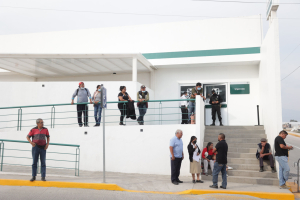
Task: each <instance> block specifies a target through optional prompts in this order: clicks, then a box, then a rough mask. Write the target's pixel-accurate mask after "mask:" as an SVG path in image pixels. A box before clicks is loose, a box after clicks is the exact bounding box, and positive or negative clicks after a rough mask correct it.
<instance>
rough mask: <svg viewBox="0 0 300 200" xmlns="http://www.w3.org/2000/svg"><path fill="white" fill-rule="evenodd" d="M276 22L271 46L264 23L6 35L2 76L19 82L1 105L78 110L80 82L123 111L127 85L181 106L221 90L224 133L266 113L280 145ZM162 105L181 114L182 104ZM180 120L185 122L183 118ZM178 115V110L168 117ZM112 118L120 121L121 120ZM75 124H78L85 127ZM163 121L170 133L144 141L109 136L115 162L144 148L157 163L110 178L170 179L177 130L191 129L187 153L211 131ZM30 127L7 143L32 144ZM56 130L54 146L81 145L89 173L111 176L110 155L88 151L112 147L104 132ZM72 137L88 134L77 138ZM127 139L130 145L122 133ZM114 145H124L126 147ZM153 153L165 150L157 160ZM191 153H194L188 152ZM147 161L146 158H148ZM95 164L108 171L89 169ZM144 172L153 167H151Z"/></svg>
mask: <svg viewBox="0 0 300 200" xmlns="http://www.w3.org/2000/svg"><path fill="white" fill-rule="evenodd" d="M271 12H272V13H273V18H272V22H270V27H269V30H268V32H267V35H266V36H265V38H263V30H262V22H261V17H260V15H256V16H249V17H239V18H224V19H209V20H195V21H182V22H173V23H161V24H150V25H139V26H128V27H113V28H98V29H88V30H75V31H61V32H49V33H33V34H19V35H2V36H0V68H2V69H5V70H8V71H10V72H2V73H0V82H2V83H1V85H2V87H1V88H0V91H1V93H2V94H6V95H5V96H6V97H5V98H2V100H1V105H2V107H10V106H25V105H40V104H59V103H69V102H70V99H71V95H72V93H73V92H74V90H75V89H76V87H77V84H78V82H79V81H84V82H85V83H86V86H87V87H88V88H89V89H90V90H91V91H92V90H94V89H95V87H96V85H97V84H104V86H106V87H107V89H108V101H117V94H118V92H119V91H118V89H119V86H120V85H126V86H127V89H128V93H129V94H130V95H131V97H132V98H133V99H136V93H137V91H138V90H139V87H140V85H142V84H144V85H146V86H147V90H148V91H149V92H150V97H151V99H152V100H166V99H168V100H169V99H179V97H180V95H181V92H182V91H185V90H187V89H188V88H191V87H194V86H195V84H196V83H197V82H201V83H202V85H203V87H204V95H205V96H208V94H210V93H211V89H212V88H215V89H218V90H219V93H220V95H222V96H223V98H224V100H225V101H224V102H223V103H222V109H221V112H222V117H223V123H224V125H228V126H254V125H257V124H258V118H257V105H259V111H260V112H259V113H260V124H261V125H264V128H265V131H266V134H267V137H268V139H269V140H273V139H274V138H275V135H277V134H278V132H279V130H280V129H281V122H282V117H281V98H280V96H281V91H280V88H281V86H280V81H279V80H280V62H279V36H278V21H277V19H276V11H271ZM114 73H116V74H114ZM198 102H200V100H198ZM162 104H163V106H170V107H172V106H173V107H176V106H177V107H178V102H163V103H162ZM201 104H202V103H201ZM204 104H206V106H205V112H204V113H205V124H206V125H208V124H210V123H211V115H210V112H211V109H210V107H209V105H208V101H206V102H205V103H204ZM108 108H111V109H116V108H117V107H116V105H115V104H109V105H108ZM153 108H159V103H153ZM56 109H57V110H58V111H59V110H61V111H66V110H70V109H73V108H71V107H70V106H69V107H68V106H64V107H63V106H61V107H59V106H58V107H57V108H56ZM24 110H25V109H23V113H24V112H25V111H24ZM41 110H42V111H48V112H49V111H50V107H42V108H38V109H35V111H41ZM73 110H74V109H73ZM177 111H178V112H180V111H179V109H177V110H176V112H177ZM1 112H2V113H5V112H7V113H8V112H9V111H8V110H1ZM158 112H159V111H158V110H157V109H156V110H155V109H154V110H153V111H151V110H149V111H148V113H147V114H149V113H152V114H153V116H150V115H148V116H147V115H146V117H148V118H147V119H149V120H153V122H151V123H149V124H156V125H157V124H158V123H156V120H159V119H160V118H159V116H155V115H154V114H158ZM168 112H169V113H170V112H172V110H170V111H167V112H166V113H168ZM111 113H116V114H119V111H117V110H116V111H111ZM24 117H25V118H24ZM24 117H23V119H29V118H26V116H25V115H24ZM31 117H33V118H35V116H31ZM10 119H12V118H10ZM72 120H73V121H72V122H75V123H76V120H75V119H72ZM74 120H75V121H74ZM90 120H92V119H90ZM108 120H110V119H108ZM163 120H166V121H165V122H163V123H162V124H164V125H157V126H151V125H149V126H147V125H146V126H144V130H143V133H141V132H140V126H126V127H117V126H109V127H108V128H107V132H108V133H106V134H107V143H108V144H107V148H108V150H107V152H108V154H109V155H111V156H112V152H113V153H116V152H118V151H122V152H120V154H121V155H123V154H126V155H132V154H133V153H134V149H136V148H142V147H145V148H146V149H151V152H152V153H154V154H151V155H150V154H148V155H147V161H144V160H142V161H141V163H140V165H139V163H138V162H137V161H136V160H135V159H136V157H132V159H129V160H128V159H127V160H126V159H125V157H126V156H124V155H123V156H120V157H119V156H118V157H119V160H118V162H114V161H108V162H107V165H108V166H107V170H108V171H120V172H137V173H150V174H151V173H152V174H169V171H170V169H169V161H168V159H166V158H167V157H168V141H169V139H170V137H172V136H173V134H174V132H175V130H176V129H177V128H181V129H182V130H183V131H184V134H185V135H184V145H187V144H188V141H189V138H190V136H191V135H197V134H200V132H201V131H202V132H203V130H204V128H205V127H204V126H202V125H201V128H200V129H199V127H198V126H196V125H179V122H180V114H174V115H166V116H163ZM168 120H170V121H168ZM48 121H49V120H48ZM64 121H65V120H64ZM115 121H118V117H116V118H114V120H111V122H112V123H111V124H112V125H116V124H117V122H115ZM70 122H71V121H70ZM114 122H115V123H114ZM217 122H218V120H217ZM24 123H27V124H26V125H25V127H23V128H22V131H21V132H20V131H19V132H16V131H15V133H14V135H12V134H11V132H9V131H8V130H7V131H5V132H2V133H0V135H1V138H6V139H14V138H17V139H22V140H23V139H24V138H25V135H26V133H27V132H28V130H29V127H30V126H31V124H32V123H33V122H30V121H29V122H24ZM203 123H204V122H203ZM48 124H49V123H48ZM168 124H170V125H168ZM172 124H173V125H172ZM174 124H178V125H176V126H174ZM32 126H33V125H32ZM199 126H200V125H199ZM56 127H59V128H55V129H52V130H50V133H52V135H60V138H59V139H58V138H55V137H54V136H53V137H51V140H52V141H53V142H57V143H71V144H80V145H81V152H82V153H81V159H83V160H84V161H82V164H81V169H83V170H84V169H85V170H101V169H102V168H101V167H102V166H101V159H102V157H101V155H102V154H101V153H99V155H98V154H97V155H96V154H95V157H93V156H92V155H91V150H90V149H89V150H86V149H84V147H89V148H94V147H92V146H93V145H91V144H95V146H96V147H97V148H98V150H99V151H101V148H100V146H99V145H96V144H97V143H100V144H101V143H102V139H101V137H102V136H101V135H99V134H98V132H101V131H102V129H101V131H100V129H97V130H96V131H95V129H93V128H86V129H85V130H87V131H88V132H89V133H88V134H87V135H84V134H83V133H82V129H79V128H77V127H75V125H74V126H73V128H69V127H65V128H62V127H60V126H56ZM69 130H70V132H72V133H74V132H75V133H78V134H77V135H76V137H75V138H74V137H72V134H71V133H69V132H68V131H69ZM98 130H99V131H98ZM124 130H126V131H125V132H126V135H124V134H123V133H122V132H124ZM61 132H64V133H61ZM101 133H102V132H101ZM129 133H130V134H131V135H130V136H129ZM141 134H143V136H141ZM201 134H202V135H203V134H204V133H201ZM199 137H200V135H199ZM201 137H202V136H201ZM201 137H200V138H201ZM95 138H96V139H95ZM114 138H118V139H120V140H122V141H116V140H114ZM153 138H155V139H153ZM202 139H203V138H202ZM201 142H202V144H203V140H202V141H201V140H200V143H201ZM124 143H125V144H124ZM128 143H130V145H129V146H128ZM149 143H150V144H149ZM153 144H155V146H159V147H157V149H155V150H153V149H154V146H153ZM202 144H200V145H201V146H202ZM112 146H118V147H119V148H120V149H114V148H113V147H112ZM160 146H161V147H160ZM184 149H185V151H186V148H184ZM98 150H97V151H98ZM123 150H124V151H123ZM161 152H165V153H163V154H162V153H161ZM135 153H136V152H135ZM144 153H145V152H143V153H137V154H138V156H141V157H143V156H144ZM146 154H147V153H146ZM114 155H117V154H114ZM186 155H188V154H187V153H186ZM92 158H93V159H94V160H98V161H99V162H95V163H91V161H88V159H92ZM148 161H150V163H149V162H148ZM154 161H155V162H154ZM128 162H132V163H133V164H128ZM116 163H119V164H120V163H127V164H128V165H126V164H124V167H123V168H122V169H120V168H118V165H117V164H116ZM157 163H159V165H160V167H158V166H157ZM162 163H164V164H162ZM143 164H145V165H147V166H148V167H147V168H145V167H142V166H143ZM188 167H189V166H188V162H187V163H184V164H183V169H184V170H185V171H184V170H183V172H182V173H183V174H186V175H187V174H188V170H187V169H188Z"/></svg>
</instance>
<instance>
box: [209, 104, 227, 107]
mask: <svg viewBox="0 0 300 200" xmlns="http://www.w3.org/2000/svg"><path fill="white" fill-rule="evenodd" d="M205 108H211V105H205ZM221 108H227V104H221Z"/></svg>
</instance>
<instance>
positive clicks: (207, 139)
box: [204, 137, 261, 144]
mask: <svg viewBox="0 0 300 200" xmlns="http://www.w3.org/2000/svg"><path fill="white" fill-rule="evenodd" d="M260 139H261V138H235V137H232V138H231V137H226V142H227V144H230V143H256V144H258V143H260ZM204 142H213V143H216V142H218V138H216V137H204Z"/></svg>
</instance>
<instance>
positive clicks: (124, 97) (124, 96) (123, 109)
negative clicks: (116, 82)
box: [118, 86, 132, 125]
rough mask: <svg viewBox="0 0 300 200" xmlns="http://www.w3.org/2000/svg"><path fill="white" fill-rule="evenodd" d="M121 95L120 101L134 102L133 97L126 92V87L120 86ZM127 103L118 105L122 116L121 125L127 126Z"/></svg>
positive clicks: (119, 96)
mask: <svg viewBox="0 0 300 200" xmlns="http://www.w3.org/2000/svg"><path fill="white" fill-rule="evenodd" d="M120 91H121V92H120V93H119V94H118V100H119V101H132V99H131V97H130V96H129V94H128V93H127V92H126V87H125V86H120ZM127 106H128V105H127V103H118V108H119V110H120V112H121V116H120V124H119V125H125V124H124V123H123V120H124V117H125V115H126V110H127Z"/></svg>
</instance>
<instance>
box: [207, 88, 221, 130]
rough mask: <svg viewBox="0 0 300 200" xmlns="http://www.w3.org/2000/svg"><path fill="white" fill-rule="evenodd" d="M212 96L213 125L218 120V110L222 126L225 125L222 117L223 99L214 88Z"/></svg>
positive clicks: (210, 101) (210, 102)
mask: <svg viewBox="0 0 300 200" xmlns="http://www.w3.org/2000/svg"><path fill="white" fill-rule="evenodd" d="M211 92H212V96H211V97H210V100H209V104H211V115H212V120H213V123H212V124H211V126H215V121H216V112H217V113H218V118H219V121H220V126H223V124H222V117H221V105H220V103H222V101H223V99H222V97H221V96H220V95H218V94H216V91H215V90H212V91H211Z"/></svg>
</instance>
